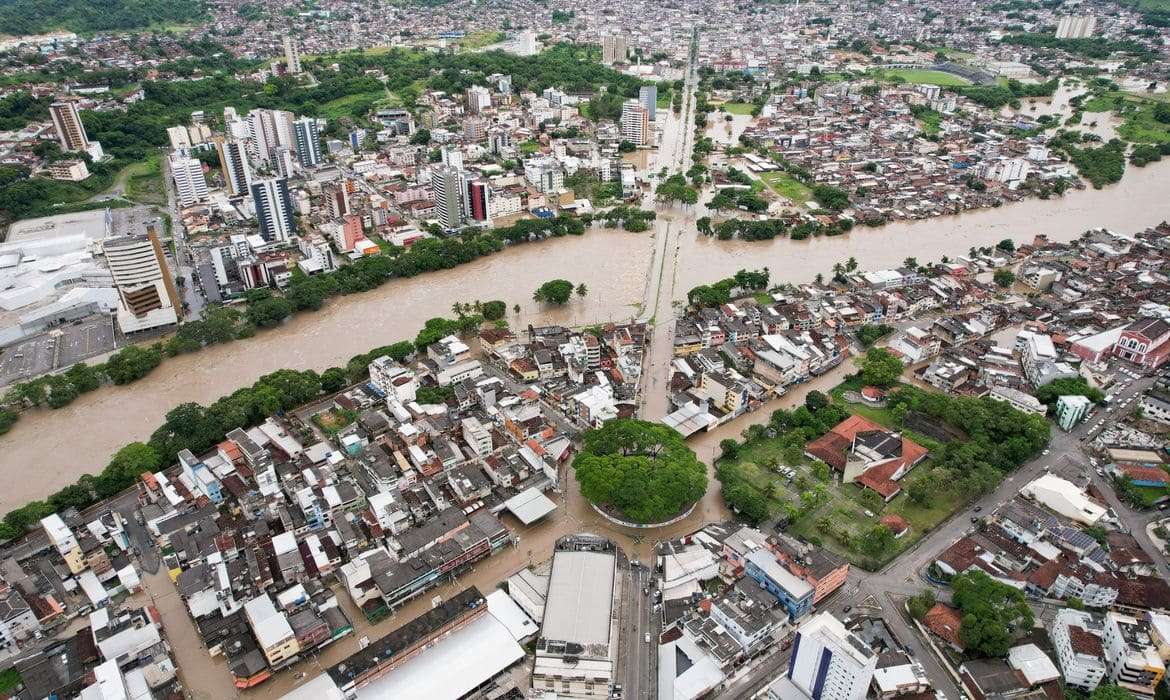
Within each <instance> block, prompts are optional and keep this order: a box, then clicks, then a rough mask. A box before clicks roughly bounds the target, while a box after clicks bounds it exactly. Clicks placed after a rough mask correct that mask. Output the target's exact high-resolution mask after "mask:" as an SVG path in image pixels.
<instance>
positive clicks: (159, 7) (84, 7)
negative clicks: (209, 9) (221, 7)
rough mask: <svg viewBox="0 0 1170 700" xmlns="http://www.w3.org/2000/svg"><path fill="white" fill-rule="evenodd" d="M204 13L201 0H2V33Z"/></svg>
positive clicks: (178, 19)
mask: <svg viewBox="0 0 1170 700" xmlns="http://www.w3.org/2000/svg"><path fill="white" fill-rule="evenodd" d="M203 16H204V8H203V3H202V2H199V1H198V0H196V1H195V2H169V1H168V0H64V2H40V0H4V1H3V2H0V34H18V35H19V34H40V33H43V32H47V31H51V30H53V29H68V30H70V31H74V32H108V31H113V30H118V29H139V28H142V27H149V26H152V25H164V24H181V23H184V22H193V21H195V20H198V19H201V18H202V17H203Z"/></svg>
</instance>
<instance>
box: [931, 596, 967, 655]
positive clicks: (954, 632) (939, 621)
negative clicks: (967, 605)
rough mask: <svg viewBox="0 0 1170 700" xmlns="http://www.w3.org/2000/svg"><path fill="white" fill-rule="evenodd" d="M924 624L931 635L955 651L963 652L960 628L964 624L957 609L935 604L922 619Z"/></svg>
mask: <svg viewBox="0 0 1170 700" xmlns="http://www.w3.org/2000/svg"><path fill="white" fill-rule="evenodd" d="M922 624H923V626H925V627H926V629H928V630H930V632H931V634H933V635H934V636H936V637H938V638H939V639H941V640H943V641H944V642H946V643H947V645H948V646H950V647H951V648H953V649H954V650H955V651H963V642H962V640H961V639H959V627H961V626H962V624H963V618H962V617H961V616H960V615H959V611H958V610H956V609H955V608H952V607H951V606H949V605H944V604H943V603H935V604H934V607H933V608H931V609H930V610H929V611H928V612H927V613H926V617H924V618H923V619H922Z"/></svg>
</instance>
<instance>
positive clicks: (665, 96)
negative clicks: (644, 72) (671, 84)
mask: <svg viewBox="0 0 1170 700" xmlns="http://www.w3.org/2000/svg"><path fill="white" fill-rule="evenodd" d="M658 87H659V90H658V99H657V100H656V101H655V102H654V104H655V105H656V106H657V107H658V109H670V104H671V100H673V99H674V91H673V90H662V89H661V88H662V86H661V85H659V86H658Z"/></svg>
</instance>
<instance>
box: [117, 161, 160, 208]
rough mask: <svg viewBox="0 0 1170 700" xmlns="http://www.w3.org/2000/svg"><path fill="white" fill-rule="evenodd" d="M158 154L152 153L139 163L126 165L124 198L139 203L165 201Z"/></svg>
mask: <svg viewBox="0 0 1170 700" xmlns="http://www.w3.org/2000/svg"><path fill="white" fill-rule="evenodd" d="M159 157H160V156H159V155H158V154H157V153H156V154H153V155H151V156H150V157H149V158H147V159H146V160H144V161H142V162H141V163H134V164H133V165H128V166H126V169H125V170H124V171H123V172H124V174H125V175H126V198H127V199H131V200H133V201H135V202H139V203H141V204H158V205H163V204H166V203H167V190H166V184H165V183H164V182H163V178H162V166H161V165H160V163H159Z"/></svg>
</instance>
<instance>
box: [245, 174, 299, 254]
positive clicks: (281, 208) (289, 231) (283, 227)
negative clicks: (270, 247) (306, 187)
mask: <svg viewBox="0 0 1170 700" xmlns="http://www.w3.org/2000/svg"><path fill="white" fill-rule="evenodd" d="M252 202H253V203H254V204H255V206H256V218H257V219H258V220H259V222H260V236H261V237H262V238H263V239H264V240H266V241H268V242H269V243H287V242H289V241H290V240H291V239H292V237H293V235H294V234H295V233H296V230H297V225H296V221H295V220H294V219H293V205H292V199H291V198H290V196H289V192H288V180H286V179H284V178H265V179H263V180H257V181H256V182H253V183H252Z"/></svg>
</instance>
